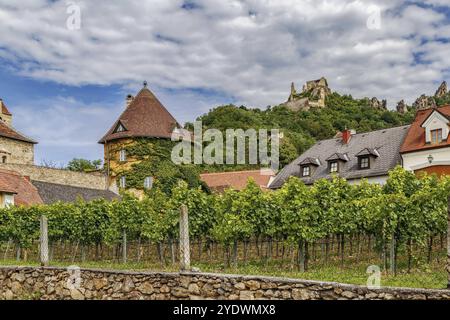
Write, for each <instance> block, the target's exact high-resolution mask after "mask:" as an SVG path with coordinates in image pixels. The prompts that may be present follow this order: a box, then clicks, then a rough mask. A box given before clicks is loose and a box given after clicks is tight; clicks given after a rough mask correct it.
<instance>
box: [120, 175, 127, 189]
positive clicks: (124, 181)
mask: <svg viewBox="0 0 450 320" xmlns="http://www.w3.org/2000/svg"><path fill="white" fill-rule="evenodd" d="M126 186H127V178H126V177H125V176H121V177H120V187H121V188H122V189H124V188H125V187H126Z"/></svg>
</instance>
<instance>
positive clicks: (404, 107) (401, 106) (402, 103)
mask: <svg viewBox="0 0 450 320" xmlns="http://www.w3.org/2000/svg"><path fill="white" fill-rule="evenodd" d="M396 109H397V112H398V113H401V114H405V113H407V112H408V106H407V105H406V103H405V100H403V99H402V100H401V101H399V102H398V103H397V108H396Z"/></svg>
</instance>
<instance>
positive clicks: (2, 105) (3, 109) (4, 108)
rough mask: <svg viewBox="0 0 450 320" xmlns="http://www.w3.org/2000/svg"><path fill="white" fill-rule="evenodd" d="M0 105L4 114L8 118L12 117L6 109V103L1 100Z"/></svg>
mask: <svg viewBox="0 0 450 320" xmlns="http://www.w3.org/2000/svg"><path fill="white" fill-rule="evenodd" d="M0 105H1V107H2V113H3V114H6V115H7V116H12V114H11V112H9V110H8V108H7V107H6V105H5V103H4V102H3V100H2V99H0Z"/></svg>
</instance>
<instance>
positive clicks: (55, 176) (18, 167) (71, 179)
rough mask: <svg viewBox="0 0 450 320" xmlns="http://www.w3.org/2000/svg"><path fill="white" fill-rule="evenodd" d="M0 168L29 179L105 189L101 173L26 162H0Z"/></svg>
mask: <svg viewBox="0 0 450 320" xmlns="http://www.w3.org/2000/svg"><path fill="white" fill-rule="evenodd" d="M0 169H5V170H12V171H16V172H18V173H20V174H21V175H23V176H28V177H30V179H31V180H37V181H44V182H49V183H57V184H63V185H69V186H75V187H82V188H91V189H99V190H106V189H107V183H106V181H107V180H106V177H105V175H104V174H103V173H84V172H76V171H70V170H64V169H55V168H47V167H41V166H35V165H27V164H13V163H6V164H0Z"/></svg>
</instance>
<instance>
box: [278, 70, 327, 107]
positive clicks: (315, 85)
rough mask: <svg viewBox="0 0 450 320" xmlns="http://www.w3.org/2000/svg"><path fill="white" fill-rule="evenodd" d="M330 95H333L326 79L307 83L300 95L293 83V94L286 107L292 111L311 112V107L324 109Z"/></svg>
mask: <svg viewBox="0 0 450 320" xmlns="http://www.w3.org/2000/svg"><path fill="white" fill-rule="evenodd" d="M329 94H331V90H330V88H329V87H328V81H327V79H325V78H324V77H322V78H320V79H317V80H311V81H307V82H306V83H305V84H304V85H303V89H302V92H300V93H297V91H296V90H295V86H294V83H292V84H291V94H290V95H289V98H288V100H287V101H286V102H285V103H284V105H285V106H286V107H287V108H289V109H290V110H292V111H299V110H309V109H310V108H311V107H315V108H323V107H325V99H326V97H327V96H328V95H329Z"/></svg>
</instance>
